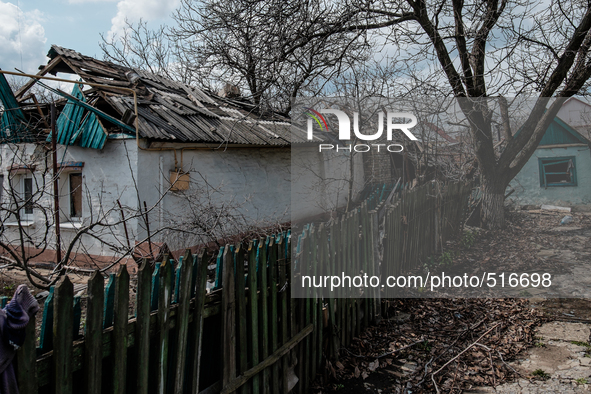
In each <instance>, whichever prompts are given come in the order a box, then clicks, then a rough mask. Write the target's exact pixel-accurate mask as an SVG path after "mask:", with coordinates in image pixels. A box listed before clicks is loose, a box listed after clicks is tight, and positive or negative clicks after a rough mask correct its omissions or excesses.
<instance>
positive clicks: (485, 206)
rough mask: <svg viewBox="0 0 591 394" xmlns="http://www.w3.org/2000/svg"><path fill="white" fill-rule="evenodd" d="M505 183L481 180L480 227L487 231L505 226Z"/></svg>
mask: <svg viewBox="0 0 591 394" xmlns="http://www.w3.org/2000/svg"><path fill="white" fill-rule="evenodd" d="M506 188H507V185H506V184H505V182H499V181H498V180H495V179H493V180H486V179H483V180H482V211H481V217H482V225H483V227H485V228H488V229H500V228H503V227H504V226H505V189H506Z"/></svg>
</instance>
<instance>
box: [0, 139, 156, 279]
mask: <svg viewBox="0 0 591 394" xmlns="http://www.w3.org/2000/svg"><path fill="white" fill-rule="evenodd" d="M1 150H2V155H1V158H0V159H1V162H0V165H1V166H2V167H3V168H5V169H7V172H6V174H7V175H6V179H4V178H5V176H4V175H2V177H1V180H2V185H1V187H0V190H1V192H0V223H1V226H0V248H1V249H2V253H1V254H0V260H2V261H3V262H4V263H5V264H4V267H8V266H11V267H15V268H17V269H22V270H24V271H25V273H26V274H27V277H28V279H29V281H30V282H31V283H32V284H33V285H34V286H36V287H39V288H48V287H49V286H50V285H52V284H54V283H55V282H56V281H57V279H58V277H59V276H60V275H62V274H64V273H66V272H68V271H82V272H84V271H85V269H84V268H81V267H79V266H78V263H79V261H80V260H84V262H85V263H89V264H94V266H93V267H91V268H92V269H100V270H101V271H106V270H108V269H110V268H111V267H112V266H113V265H115V264H117V263H119V262H121V261H123V260H124V259H125V258H127V257H129V256H130V255H132V254H133V253H134V250H135V248H136V247H137V246H138V245H140V244H142V243H143V242H145V241H146V240H147V239H148V238H149V237H145V239H144V240H139V241H137V242H136V240H138V234H136V233H135V232H134V231H133V230H132V228H133V226H132V224H133V223H134V222H137V221H140V222H142V221H144V218H145V215H146V214H147V212H146V211H144V210H142V208H141V206H137V205H136V206H120V205H119V204H117V203H115V202H114V201H105V200H104V199H103V196H102V195H92V193H91V192H90V191H89V188H88V187H87V185H86V183H85V182H84V181H83V180H82V177H81V176H80V183H79V184H77V185H75V190H66V187H65V185H69V186H70V187H74V186H72V185H71V184H68V182H67V181H65V178H64V176H66V175H67V174H66V173H64V172H63V169H60V170H59V171H58V172H57V173H55V174H54V173H53V171H52V167H51V149H50V148H49V147H48V146H47V145H46V144H44V143H39V142H29V143H12V142H10V141H3V143H2V144H1ZM56 178H57V179H58V180H60V184H62V185H64V186H61V187H60V192H59V195H58V199H62V200H68V197H69V196H68V194H69V193H75V194H76V196H77V197H76V198H77V199H78V200H77V202H76V203H74V202H73V201H70V202H71V204H64V205H60V210H59V213H58V215H59V216H60V217H62V218H61V226H64V225H65V226H66V227H67V229H68V230H67V234H64V230H63V228H62V233H61V239H60V241H59V244H58V241H57V239H56V225H57V222H56V212H55V205H54V197H55V193H54V190H53V182H54V180H55V179H56ZM132 187H134V188H135V189H136V190H137V185H133V186H132ZM167 192H168V190H166V191H165V192H164V194H166V193H167ZM162 197H163V196H161V198H162ZM119 198H120V196H116V198H115V199H116V200H117V201H118V200H119ZM161 198H160V199H161ZM159 202H160V200H158V201H157V202H156V203H155V204H154V205H152V206H151V207H149V209H148V212H150V211H151V210H153V209H154V208H155V207H156V206H157V205H158V204H159ZM74 204H75V205H77V206H76V207H74V206H73V205H74ZM82 205H84V206H85V207H86V208H85V210H86V211H87V214H85V215H84V216H83V217H80V219H79V220H78V221H67V220H65V218H67V217H70V216H71V214H72V212H71V209H81V208H82ZM61 226H60V227H61ZM127 226H129V227H130V234H129V237H130V238H131V239H129V238H128V239H126V237H127V234H126V233H127V231H123V230H124V227H127ZM167 229H168V228H159V229H155V231H153V232H152V234H151V236H152V237H155V236H157V235H158V234H159V233H160V232H162V231H165V230H167ZM124 234H125V236H124ZM58 247H59V249H60V250H61V260H60V261H56V265H55V266H54V268H53V270H52V271H50V272H43V273H42V272H41V271H40V270H38V269H36V268H35V267H34V264H33V262H38V261H47V259H48V256H53V255H54V253H46V252H49V251H56V250H57V248H58ZM103 253H104V254H105V256H108V258H105V259H104V261H102V262H101V264H98V263H97V262H94V263H93V262H92V260H91V259H90V258H89V256H91V255H97V254H103ZM153 257H155V256H153ZM54 261H55V260H54ZM86 270H88V268H86Z"/></svg>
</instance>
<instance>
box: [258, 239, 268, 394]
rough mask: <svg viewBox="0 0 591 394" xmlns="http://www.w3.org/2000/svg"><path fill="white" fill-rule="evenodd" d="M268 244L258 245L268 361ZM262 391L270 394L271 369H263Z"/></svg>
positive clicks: (263, 334) (263, 338)
mask: <svg viewBox="0 0 591 394" xmlns="http://www.w3.org/2000/svg"><path fill="white" fill-rule="evenodd" d="M267 242H269V237H266V238H260V239H259V244H258V249H259V250H258V263H259V270H258V275H259V282H260V285H259V287H260V289H261V294H260V297H259V299H260V310H259V312H260V319H261V326H260V328H261V331H260V334H261V335H260V337H261V357H262V359H263V360H264V359H266V358H267V357H268V356H269V308H268V301H269V299H268V294H269V286H268V285H267V273H268V269H267ZM262 391H263V393H269V392H270V388H269V369H267V368H265V369H263V373H262Z"/></svg>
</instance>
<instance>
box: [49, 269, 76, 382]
mask: <svg viewBox="0 0 591 394" xmlns="http://www.w3.org/2000/svg"><path fill="white" fill-rule="evenodd" d="M54 295H55V299H54V308H55V309H54V313H55V314H54V319H53V365H54V375H53V376H54V379H55V394H71V393H72V353H73V352H72V350H73V348H72V321H73V319H74V309H73V308H72V302H73V299H74V286H73V285H72V282H70V279H69V278H68V277H67V276H63V277H62V278H61V279H60V280H59V281H58V283H57V285H56V286H55V293H54Z"/></svg>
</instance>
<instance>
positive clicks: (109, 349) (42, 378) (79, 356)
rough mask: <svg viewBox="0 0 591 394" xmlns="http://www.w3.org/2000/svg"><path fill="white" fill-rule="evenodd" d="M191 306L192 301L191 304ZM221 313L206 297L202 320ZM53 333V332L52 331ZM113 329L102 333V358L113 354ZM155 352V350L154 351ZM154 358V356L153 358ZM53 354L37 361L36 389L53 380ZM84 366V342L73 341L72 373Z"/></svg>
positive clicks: (154, 326)
mask: <svg viewBox="0 0 591 394" xmlns="http://www.w3.org/2000/svg"><path fill="white" fill-rule="evenodd" d="M191 304H192V305H193V301H192V302H191ZM176 307H177V305H176V304H175V305H172V306H171V311H170V319H169V321H170V328H174V327H176ZM220 313H221V304H220V303H219V302H218V298H217V297H211V298H210V297H208V298H207V301H206V305H205V308H204V309H203V318H204V319H206V318H208V317H211V316H215V315H218V314H220ZM189 320H190V322H192V321H193V315H192V314H191V317H190V319H189ZM136 323H137V320H136V318H132V319H130V320H129V324H128V327H127V334H128V339H129V341H128V343H127V346H128V349H129V347H133V346H135V344H136V339H137V338H136V332H137V331H136ZM158 324H159V322H158V312H157V311H156V312H152V313H151V314H150V325H149V327H150V336H151V337H157V336H158V335H159V331H158V327H159V326H158ZM52 331H53V330H52ZM112 335H113V327H110V328H108V329H106V330H104V331H103V342H102V354H103V358H105V357H109V356H111V355H112V354H113V341H112ZM156 351H157V349H156ZM154 357H156V356H154ZM52 359H53V352H52V351H50V352H47V353H45V354H43V355H41V356H40V357H39V358H38V359H37V377H38V381H37V387H42V386H46V385H48V384H50V383H51V381H52V378H53V362H52ZM83 366H84V340H78V341H74V344H73V361H72V371H73V372H75V371H79V370H82V369H83Z"/></svg>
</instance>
